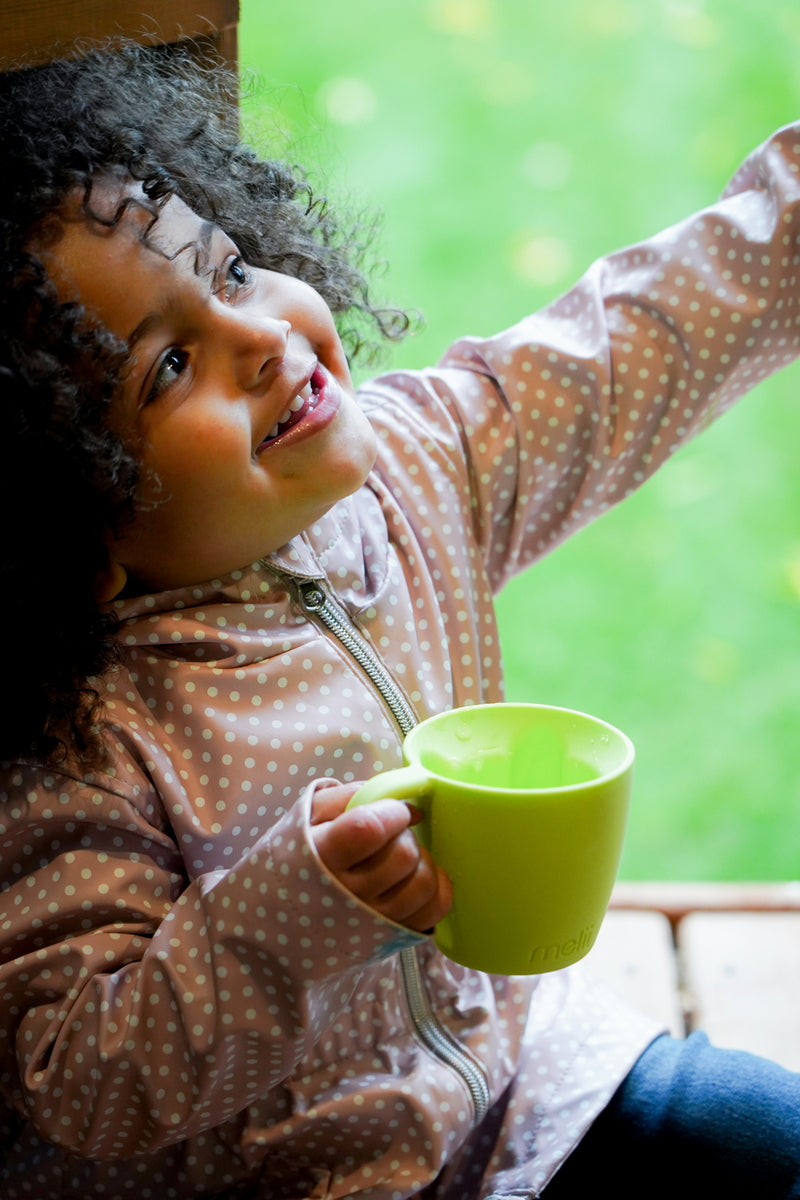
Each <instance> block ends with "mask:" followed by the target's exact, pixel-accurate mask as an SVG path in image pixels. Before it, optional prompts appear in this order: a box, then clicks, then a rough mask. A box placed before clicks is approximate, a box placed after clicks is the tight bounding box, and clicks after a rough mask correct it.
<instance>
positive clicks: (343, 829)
mask: <svg viewBox="0 0 800 1200" xmlns="http://www.w3.org/2000/svg"><path fill="white" fill-rule="evenodd" d="M355 791H356V785H350V786H342V785H335V786H332V787H329V788H323V789H320V790H319V791H318V792H317V794H316V796H315V798H314V802H313V806H312V810H311V825H312V830H311V834H312V837H313V840H314V844H315V846H316V849H317V853H318V854H319V856H320V858H321V859H322V861H323V862H324V864H325V866H326V867H327V868H328V870H329V871H330V872H331V874H332V875H335V876H336V878H337V879H338V880H339V882H340V883H341V884H342V885H343V886H344V887H346V888H347V889H348V891H350V892H352V893H353V895H354V896H357V897H358V898H359V900H363V901H364V903H365V904H369V905H370V907H371V908H374V909H375V910H376V912H379V913H380V914H381V916H384V917H387V918H388V919H389V920H390V921H396V922H397V923H398V924H400V925H405V926H406V927H407V928H408V929H413V930H414V931H415V932H417V933H424V932H426V931H427V930H429V929H431V928H432V927H433V926H434V925H435V924H436V922H437V921H440V920H441V918H442V917H443V916H445V914H446V913H447V912H449V910H450V906H451V904H452V890H451V887H450V880H449V879H448V878H447V876H446V875H445V873H444V871H442V870H441V869H440V868H439V867H437V866H436V864H435V863H434V861H433V859H432V858H431V856H430V854H429V853H428V851H427V850H423V849H422V847H421V846H420V845H419V843H418V842H417V839H416V838H415V837H414V834H413V833H412V831H411V827H412V825H416V824H417V822H418V821H419V820H421V818H422V814H421V813H420V812H419V810H418V809H415V808H413V807H412V806H411V805H409V804H406V803H405V802H404V801H402V800H376V801H374V803H372V804H364V805H362V806H360V807H358V808H352V809H350V810H349V811H347V812H345V808H346V806H347V802H348V801H349V799H350V797H351V796H352V795H353V793H354V792H355Z"/></svg>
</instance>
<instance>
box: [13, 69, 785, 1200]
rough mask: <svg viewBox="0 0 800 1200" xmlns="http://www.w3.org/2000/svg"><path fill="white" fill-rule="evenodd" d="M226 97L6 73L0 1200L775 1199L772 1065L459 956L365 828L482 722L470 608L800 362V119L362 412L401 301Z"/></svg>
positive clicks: (117, 80)
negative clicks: (361, 793) (379, 780)
mask: <svg viewBox="0 0 800 1200" xmlns="http://www.w3.org/2000/svg"><path fill="white" fill-rule="evenodd" d="M227 86H228V85H227V84H226V81H225V79H224V78H223V77H222V76H220V75H218V74H217V73H212V74H211V75H209V76H207V77H206V76H204V75H203V74H202V73H201V72H200V71H199V69H195V68H193V67H192V66H191V65H190V64H189V63H188V62H183V61H182V60H177V59H168V58H166V57H165V56H164V55H163V54H161V53H154V52H144V51H138V50H135V49H130V48H122V49H120V50H118V51H117V52H116V53H115V54H104V53H87V54H85V55H84V56H83V57H82V58H80V59H79V60H77V61H75V62H71V63H56V64H53V65H52V66H50V67H47V68H43V69H41V70H33V71H19V72H14V73H10V74H7V75H5V76H4V77H2V78H1V79H0V125H1V128H2V139H1V140H0V147H2V149H1V150H0V154H2V158H3V166H4V177H5V179H6V184H5V187H4V188H3V190H2V197H1V198H0V227H1V228H2V238H3V249H2V255H0V262H2V284H1V285H0V296H1V297H2V300H1V301H0V302H1V303H2V320H1V321H0V331H1V332H0V340H1V342H2V349H0V373H1V378H2V399H3V403H2V410H0V411H1V412H2V416H1V417H0V419H1V420H2V422H3V425H2V444H3V446H4V447H5V451H6V459H5V464H4V470H3V472H2V487H3V489H4V490H5V496H4V499H5V511H6V512H7V514H8V520H7V523H6V532H5V539H6V551H5V554H4V558H3V572H4V576H3V586H2V589H0V596H2V605H3V610H2V612H3V616H2V621H3V628H4V629H5V630H6V638H5V646H4V678H5V681H6V695H7V700H6V705H5V712H6V717H5V719H4V725H3V730H2V739H3V742H2V757H3V759H4V760H5V762H6V765H5V767H4V769H3V783H2V787H3V801H2V805H0V870H1V871H2V883H3V888H4V901H3V906H2V914H1V915H2V931H3V936H2V965H0V999H1V1000H2V1014H3V1018H2V1023H1V1024H0V1029H1V1031H2V1037H1V1040H0V1056H1V1058H0V1079H1V1080H2V1096H3V1097H4V1101H3V1103H4V1104H5V1105H6V1109H5V1118H4V1125H5V1130H6V1133H5V1140H6V1142H7V1149H6V1155H5V1163H4V1165H3V1167H2V1173H1V1174H0V1178H2V1185H1V1187H0V1192H1V1193H2V1196H3V1197H4V1200H5V1198H7V1200H17V1198H22V1197H26V1198H30V1197H47V1198H49V1197H55V1196H59V1197H70V1198H71V1197H82V1198H83V1197H89V1196H91V1197H106V1198H109V1200H119V1198H120V1197H125V1196H128V1195H136V1196H138V1197H140V1198H141V1200H150V1198H153V1197H158V1198H159V1200H166V1198H167V1197H172V1198H180V1200H184V1198H188V1197H196V1196H206V1197H209V1196H224V1197H233V1196H248V1197H261V1198H266V1197H269V1200H298V1198H299V1197H343V1196H358V1197H362V1198H363V1200H390V1198H392V1200H401V1198H402V1197H410V1196H425V1197H427V1198H433V1197H436V1198H437V1200H444V1198H447V1200H465V1198H467V1197H470V1198H471V1197H476V1198H478V1197H480V1198H483V1200H487V1198H489V1197H531V1196H537V1195H540V1194H541V1193H542V1191H544V1194H545V1196H546V1197H548V1200H549V1198H550V1197H555V1196H569V1195H581V1196H583V1195H586V1194H587V1193H588V1192H589V1190H590V1189H592V1190H595V1189H596V1186H597V1181H599V1180H601V1179H603V1178H604V1177H607V1178H608V1179H609V1180H610V1182H611V1186H612V1188H613V1189H614V1191H615V1194H616V1195H618V1196H641V1195H648V1196H655V1195H660V1194H662V1189H663V1194H665V1195H666V1194H675V1189H676V1188H678V1189H679V1190H680V1194H681V1195H686V1196H690V1195H695V1194H697V1195H700V1194H705V1192H704V1190H703V1189H705V1187H706V1186H707V1180H708V1176H709V1172H710V1173H712V1174H713V1177H714V1180H715V1183H716V1184H717V1190H718V1191H719V1194H721V1195H725V1196H726V1197H727V1196H735V1195H753V1194H758V1195H759V1196H760V1197H768V1196H769V1197H772V1196H774V1197H784V1196H788V1195H794V1196H797V1195H800V1182H799V1180H800V1150H798V1146H800V1117H798V1113H800V1103H798V1101H799V1100H800V1089H798V1081H797V1078H796V1077H795V1076H794V1075H792V1074H791V1073H789V1072H786V1071H783V1070H781V1069H780V1068H778V1067H776V1066H774V1065H772V1064H769V1063H765V1062H762V1061H761V1060H758V1059H755V1058H752V1057H751V1056H747V1055H741V1056H740V1055H736V1054H733V1053H728V1052H722V1051H715V1050H713V1049H711V1048H710V1047H709V1046H708V1045H707V1043H705V1041H704V1040H703V1039H698V1038H692V1039H689V1041H688V1042H687V1043H685V1044H684V1043H680V1042H673V1041H672V1040H671V1039H669V1038H667V1037H664V1036H659V1035H660V1034H661V1031H660V1029H659V1028H658V1027H657V1025H655V1024H654V1023H653V1022H651V1021H650V1020H648V1019H645V1018H644V1017H640V1016H638V1015H636V1014H634V1013H631V1012H629V1011H627V1010H626V1009H624V1008H623V1007H622V1006H621V1005H619V1004H618V1002H617V1001H616V1000H615V999H614V998H613V997H612V996H610V995H609V994H607V993H606V992H605V991H604V990H603V989H602V988H600V987H599V986H598V985H597V984H596V983H594V982H592V980H591V977H590V974H589V973H588V972H587V971H585V970H584V969H583V967H582V966H579V967H576V968H571V969H568V970H566V971H562V972H555V973H552V974H549V975H545V976H542V977H530V978H503V977H487V976H484V975H482V974H480V973H478V972H475V971H471V970H467V969H465V968H462V967H459V966H457V965H456V964H454V963H452V962H449V961H448V960H447V959H445V958H443V957H442V956H441V955H440V954H439V952H438V951H437V950H436V948H435V947H434V945H433V944H432V941H431V939H430V938H429V937H428V936H426V931H428V930H430V928H431V927H432V926H433V925H435V923H436V921H437V920H438V919H439V918H440V917H441V916H442V915H443V913H445V912H446V911H447V908H448V907H449V904H450V902H451V896H450V887H449V883H448V881H447V879H446V878H445V877H444V876H443V875H442V873H441V871H440V870H439V869H438V867H437V866H436V864H435V863H433V862H431V861H430V859H429V858H428V856H427V855H426V854H424V853H422V852H421V851H420V850H419V848H418V846H417V843H416V841H415V840H414V837H413V833H412V832H411V828H410V826H411V825H412V824H413V820H414V817H413V816H412V810H411V809H410V808H409V807H408V806H407V805H405V804H401V803H400V802H398V801H393V800H388V801H382V802H380V803H379V804H376V805H374V806H371V807H369V808H362V809H357V810H354V811H352V812H346V811H345V805H346V802H347V800H348V798H349V796H350V795H351V794H352V791H353V786H354V783H355V781H357V780H360V779H364V778H367V777H369V776H370V775H372V774H373V773H375V772H378V771H381V770H384V769H386V768H389V767H392V766H395V765H397V764H398V763H399V762H400V746H401V741H402V737H403V735H404V733H405V732H406V731H407V730H408V729H409V728H411V727H412V725H413V724H414V723H415V722H416V721H417V720H419V719H421V718H423V717H425V716H428V715H430V714H432V713H435V712H438V711H440V710H442V709H445V708H447V707H450V706H454V705H465V704H474V703H479V702H484V701H492V700H497V699H498V698H500V697H501V695H502V681H501V669H500V663H499V653H498V645H497V635H496V629H495V623H494V616H493V612H492V599H491V598H492V594H493V592H495V591H496V590H497V589H498V588H500V587H501V586H502V584H503V582H504V581H505V580H506V579H507V578H508V577H509V576H510V575H511V574H512V573H513V572H515V571H518V570H520V569H521V568H522V567H524V566H526V565H527V564H529V563H530V562H532V561H533V560H534V559H536V558H537V557H539V556H540V555H542V554H544V553H545V552H546V551H548V550H550V549H551V548H552V547H554V546H555V545H557V544H558V542H560V541H561V540H562V539H563V538H565V537H567V536H568V535H569V534H570V533H571V532H572V531H573V530H575V529H578V528H579V527H581V526H582V525H584V524H586V523H587V522H588V521H589V520H590V519H592V518H593V517H594V516H596V515H597V514H598V513H601V512H602V511H604V510H605V509H606V508H608V507H609V506H610V505H611V504H613V503H614V502H616V501H617V500H620V499H622V498H623V497H624V496H625V495H627V494H628V493H629V492H630V491H631V490H632V489H633V488H635V487H637V486H638V485H639V484H640V483H641V482H642V481H643V480H644V479H645V478H646V477H647V476H649V475H650V474H651V473H652V472H653V471H654V470H655V469H656V468H657V467H658V466H659V465H660V464H661V463H662V462H663V461H664V460H665V459H666V458H667V457H668V456H669V455H670V454H671V453H672V452H673V451H674V450H675V449H677V448H678V446H679V445H680V444H681V443H683V442H685V441H686V440H687V438H689V437H690V436H691V435H692V434H693V433H694V432H695V431H696V430H698V429H699V428H701V427H702V426H704V425H705V424H707V423H708V422H709V421H710V420H711V419H712V418H713V417H714V416H716V415H717V414H719V413H720V412H722V411H723V410H724V409H725V408H726V407H727V406H728V405H729V404H731V403H732V402H733V401H734V400H735V399H736V398H737V397H738V396H740V395H741V394H742V393H743V392H745V391H746V390H747V389H748V388H751V387H753V386H754V385H755V384H756V383H758V381H759V380H760V379H762V378H763V377H764V376H766V375H767V374H769V373H770V372H771V371H774V370H776V369H777V368H779V367H781V366H783V365H784V364H785V363H788V362H789V361H790V360H792V359H793V358H794V357H796V356H797V354H798V351H799V350H800V333H799V332H798V313H797V295H798V238H799V237H800V179H799V178H798V171H800V129H797V130H792V129H788V130H784V131H782V132H780V133H778V134H777V135H776V136H775V137H773V138H772V140H771V141H769V142H768V143H767V144H766V145H765V146H764V147H762V148H761V149H760V150H759V151H757V152H756V153H755V154H754V155H753V156H752V157H751V158H750V160H749V161H748V163H747V164H746V165H745V166H744V167H743V168H742V170H741V171H740V172H739V174H738V175H737V176H736V178H735V180H734V182H733V184H732V185H731V187H730V188H729V190H728V193H727V196H726V198H725V199H724V200H723V201H721V202H720V203H719V204H718V205H716V206H715V207H714V208H711V209H709V210H707V211H706V212H704V213H701V214H700V215H699V216H696V217H693V218H692V219H690V220H689V221H687V222H685V223H684V224H682V225H679V226H677V227H675V228H673V229H670V230H668V231H667V232H666V233H663V234H662V235H661V236H660V237H657V238H654V239H653V240H652V241H649V242H647V243H644V244H643V245H641V246H639V247H636V248H633V249H629V250H627V251H625V252H623V253H620V254H617V255H614V256H612V257H610V258H608V259H605V260H603V261H601V262H599V263H598V264H596V265H595V266H594V267H592V268H591V270H590V271H589V272H588V273H587V274H586V275H585V276H584V278H583V279H582V280H581V281H580V283H579V284H578V285H577V286H576V287H575V288H574V289H573V290H572V291H570V292H569V293H568V294H566V295H565V296H564V297H562V298H561V299H559V300H557V301H556V302H555V303H554V304H553V305H552V306H551V307H550V308H549V309H547V310H546V311H544V312H542V313H540V314H538V315H536V316H533V317H530V318H527V319H525V320H523V321H522V322H521V323H520V324H519V325H518V326H516V327H515V328H513V329H511V330H509V331H507V332H505V333H503V334H500V335H499V336H497V337H495V338H490V339H487V340H483V341H479V340H475V339H469V338H467V339H465V340H463V341H461V342H460V343H458V344H457V345H456V346H454V347H453V348H451V349H450V350H449V351H448V352H447V354H446V355H445V357H444V358H443V359H442V361H441V362H440V364H439V365H438V366H437V367H435V368H434V369H432V370H428V371H421V372H407V371H404V372H399V371H398V372H394V373H388V374H386V375H385V376H384V377H382V378H379V379H377V380H374V381H373V382H371V383H369V384H367V385H365V386H364V387H363V388H361V389H360V392H359V395H358V397H356V395H355V393H354V391H353V387H352V384H351V380H350V375H349V368H348V360H347V358H346V356H345V352H344V350H343V340H342V339H344V344H346V345H349V346H350V347H351V348H357V346H358V344H360V343H363V342H364V341H365V339H367V338H368V336H369V332H368V331H369V326H370V323H372V327H373V328H375V329H377V331H378V333H380V334H383V333H389V334H392V333H394V332H396V331H397V330H398V329H399V327H400V326H401V325H402V317H401V316H399V315H398V314H392V313H386V312H381V311H380V310H377V309H376V308H375V307H374V306H373V304H372V302H371V300H370V298H369V294H368V291H367V288H366V284H365V281H364V277H363V276H362V274H361V273H360V270H359V268H358V266H357V265H354V263H356V262H357V257H355V256H356V255H357V246H355V245H353V244H352V243H349V242H348V240H347V238H345V237H344V236H343V235H341V234H339V233H338V232H337V228H336V226H335V224H334V222H333V219H332V218H331V216H330V215H329V213H328V212H327V210H326V208H325V207H324V205H323V204H321V203H320V202H319V201H317V200H316V199H312V197H311V195H310V192H309V191H308V189H307V187H306V186H305V184H304V183H303V181H302V180H301V179H299V178H297V177H296V176H295V175H294V174H293V173H292V172H291V171H290V170H289V169H288V168H286V167H285V166H283V165H280V164H276V163H269V162H262V161H260V160H259V159H258V158H257V157H256V156H255V155H253V154H252V153H251V152H250V151H248V150H246V149H243V148H241V147H240V146H238V145H237V142H236V131H235V126H236V122H235V117H234V116H232V115H231V114H230V112H229V111H228V110H227V109H226V105H227V99H226V87H227ZM226 112H227V115H226ZM332 313H333V314H335V317H334V316H333V315H332ZM578 1143H581V1145H580V1146H579V1148H578V1149H577V1150H576V1149H575V1147H576V1146H578ZM573 1151H574V1153H573ZM568 1156H569V1158H568ZM565 1159H566V1160H567V1161H566V1164H565V1165H564V1166H563V1168H562V1169H561V1170H558V1168H559V1167H560V1166H561V1164H562V1163H564V1160H565ZM557 1170H558V1174H556V1171H557ZM554 1176H555V1179H554ZM551 1180H552V1181H553V1182H551ZM693 1189H694V1190H693Z"/></svg>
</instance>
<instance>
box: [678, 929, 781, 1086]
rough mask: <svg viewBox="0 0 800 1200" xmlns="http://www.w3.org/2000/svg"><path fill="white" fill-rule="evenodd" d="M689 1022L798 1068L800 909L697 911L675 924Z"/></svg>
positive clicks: (719, 1039) (724, 1042)
mask: <svg viewBox="0 0 800 1200" xmlns="http://www.w3.org/2000/svg"><path fill="white" fill-rule="evenodd" d="M678 954H679V959H680V964H681V970H682V973H683V978H684V985H685V987H686V990H687V993H688V996H689V998H690V1000H689V1006H690V1014H689V1024H690V1028H694V1029H703V1030H705V1032H706V1033H707V1034H708V1036H709V1037H710V1038H711V1040H712V1041H714V1042H716V1044H717V1045H720V1046H729V1047H735V1048H737V1049H740V1050H750V1051H752V1052H753V1053H755V1054H763V1055H765V1056H766V1057H767V1058H772V1059H774V1060H775V1061H776V1062H779V1063H782V1064H783V1066H786V1067H789V1068H791V1069H792V1070H794V1071H798V1070H800V1002H798V998H800V913H797V912H794V913H792V912H771V913H763V912H762V913H755V912H742V913H720V912H717V913H694V914H691V915H689V916H687V917H686V918H685V919H684V920H683V921H682V922H681V924H680V926H679V929H678Z"/></svg>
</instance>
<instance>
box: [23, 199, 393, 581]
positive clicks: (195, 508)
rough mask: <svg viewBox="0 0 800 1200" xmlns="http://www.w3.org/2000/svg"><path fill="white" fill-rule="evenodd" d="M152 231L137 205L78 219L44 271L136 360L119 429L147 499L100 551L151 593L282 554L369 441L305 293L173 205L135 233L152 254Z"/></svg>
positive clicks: (344, 369)
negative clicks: (137, 464)
mask: <svg viewBox="0 0 800 1200" xmlns="http://www.w3.org/2000/svg"><path fill="white" fill-rule="evenodd" d="M126 194H135V192H134V191H133V189H130V188H126V189H123V188H121V187H120V186H119V185H116V184H113V185H112V184H107V185H103V187H102V189H100V188H96V189H95V193H94V194H93V197H92V202H93V204H94V205H95V207H100V208H101V209H102V208H103V206H104V205H108V210H109V212H113V211H114V209H115V207H116V204H117V203H118V201H119V199H120V198H121V196H123V195H126ZM150 219H151V218H150V216H149V214H148V213H146V212H144V211H143V210H142V209H139V208H137V207H134V208H131V209H128V211H127V212H126V214H125V215H124V217H123V218H122V220H121V221H120V223H119V224H118V225H117V226H116V227H115V228H113V229H112V230H108V229H106V228H104V227H102V226H100V225H99V224H98V223H97V222H90V221H88V220H87V219H85V218H83V217H82V216H80V217H78V218H77V219H76V220H70V221H68V222H67V223H65V226H64V235H63V237H62V238H61V239H60V240H59V241H58V243H57V244H56V245H55V246H54V247H51V248H50V249H49V250H48V252H47V254H46V255H45V260H46V262H47V265H48V269H49V270H50V273H51V275H52V277H53V278H54V280H55V282H56V286H57V287H58V288H59V292H60V293H61V294H62V295H63V296H64V298H65V299H66V298H72V297H75V296H77V297H78V298H79V299H80V300H81V301H82V302H83V303H84V304H85V305H86V306H87V308H88V309H89V311H90V312H92V313H93V314H96V315H97V316H98V317H99V318H100V320H101V321H102V322H103V324H105V325H106V326H107V327H108V328H109V329H111V330H112V332H113V333H115V334H117V335H118V336H119V337H121V338H123V339H125V341H127V342H128V343H129V344H130V345H131V346H132V347H133V348H134V361H133V366H132V369H131V371H130V373H129V376H128V378H127V381H126V384H125V387H124V392H123V398H122V400H121V402H120V404H119V406H118V410H117V411H118V413H119V423H120V425H121V427H122V428H128V429H131V430H132V431H134V432H135V433H138V435H139V437H140V438H141V443H142V446H143V451H142V458H143V465H144V467H145V469H146V468H151V469H152V471H153V472H154V474H155V476H156V478H157V481H159V483H160V486H158V485H156V486H155V487H154V488H153V489H151V490H152V492H153V495H152V501H153V503H152V504H150V505H148V503H147V502H148V501H149V500H150V499H151V496H150V495H149V493H148V494H146V495H145V497H144V499H145V507H144V510H143V511H142V512H141V513H140V514H139V515H138V516H137V518H136V520H135V521H134V523H133V525H132V526H131V527H130V528H129V529H128V530H126V531H125V533H124V534H123V536H122V537H121V538H120V539H119V541H115V542H114V543H113V544H112V545H111V547H110V552H111V558H112V560H113V561H116V562H119V563H121V564H122V565H123V566H124V567H125V568H126V570H127V572H128V574H129V576H131V577H132V578H133V579H135V580H136V581H138V583H139V584H140V585H144V586H145V587H146V588H148V589H152V590H156V589H161V588H166V587H176V586H179V585H183V584H190V583H197V582H200V581H202V580H205V579H211V578H214V577H216V576H219V575H222V574H224V573H226V572H227V571H230V570H233V569H234V568H236V567H241V566H246V565H247V564H248V563H250V562H253V561H255V560H256V559H258V558H261V557H262V556H264V555H266V554H268V553H270V552H271V551H273V550H276V549H277V548H278V547H279V546H282V545H283V544H284V543H285V542H286V541H288V540H289V539H290V538H291V537H293V536H294V535H295V534H297V533H299V532H300V531H301V530H303V529H305V528H306V527H307V526H308V525H309V524H311V523H312V522H313V521H314V520H315V519H316V518H318V517H319V516H321V515H322V514H323V513H324V512H326V511H327V509H329V508H330V507H331V505H332V504H334V503H335V502H336V501H337V500H339V499H341V498H342V497H343V496H346V495H349V494H350V493H351V492H353V491H355V490H356V489H357V488H359V487H360V486H361V484H362V483H363V482H364V480H365V478H366V476H367V473H368V472H369V470H370V468H371V466H372V463H373V461H374V457H375V435H374V433H373V431H372V428H371V426H370V425H369V423H368V422H367V420H366V418H365V417H364V415H363V414H362V412H361V411H360V409H359V408H358V406H357V404H356V402H355V399H354V394H353V385H352V381H351V379H350V372H349V369H348V366H347V361H346V358H345V355H344V351H343V349H342V346H341V343H340V341H339V338H338V335H337V333H336V329H335V327H334V324H333V319H332V316H331V313H330V311H329V309H328V307H327V305H326V304H325V302H324V301H323V300H322V298H321V297H320V296H319V295H318V293H317V292H315V291H314V289H313V288H311V287H309V286H308V285H307V284H304V283H301V282H300V281H298V280H296V279H293V278H290V277H289V276H286V275H280V274H276V273H274V272H271V271H263V270H257V269H254V268H251V267H249V266H246V265H245V264H244V263H242V261H241V259H240V258H239V256H238V252H237V250H236V247H235V245H234V244H233V243H232V242H231V241H230V239H229V238H228V237H227V236H226V235H225V234H224V233H222V231H221V230H219V229H218V228H217V227H215V226H210V225H208V224H207V223H205V222H203V221H202V220H201V219H200V218H199V217H198V216H197V215H196V214H195V213H194V212H193V211H192V210H191V209H189V208H187V207H186V205H185V204H183V203H182V202H181V201H180V200H178V199H175V198H173V199H171V200H170V201H169V202H168V203H167V204H166V205H165V207H164V208H163V210H162V212H161V214H160V216H159V218H158V221H157V223H156V225H155V227H154V228H153V229H152V230H151V231H150V233H149V235H148V237H149V240H150V242H152V243H153V245H154V246H155V247H157V249H158V250H160V251H162V253H156V252H154V250H153V249H151V248H148V246H146V245H144V244H143V242H142V240H141V237H142V232H143V230H144V229H145V228H146V226H147V223H148V222H149V220H150ZM198 256H199V258H198ZM198 262H199V264H200V266H199V268H198ZM276 426H279V428H278V431H277V435H276Z"/></svg>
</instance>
